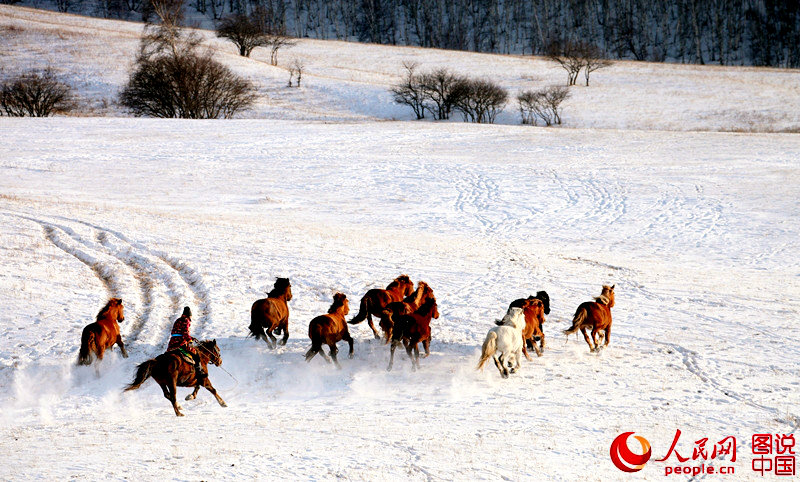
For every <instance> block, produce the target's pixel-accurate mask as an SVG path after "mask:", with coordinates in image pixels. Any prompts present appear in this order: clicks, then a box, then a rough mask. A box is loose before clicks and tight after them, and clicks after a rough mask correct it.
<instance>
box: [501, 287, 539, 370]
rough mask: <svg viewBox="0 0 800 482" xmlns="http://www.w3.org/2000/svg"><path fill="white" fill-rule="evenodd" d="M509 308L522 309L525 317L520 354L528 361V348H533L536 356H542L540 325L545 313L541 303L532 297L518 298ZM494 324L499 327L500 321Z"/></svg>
mask: <svg viewBox="0 0 800 482" xmlns="http://www.w3.org/2000/svg"><path fill="white" fill-rule="evenodd" d="M540 293H542V292H540ZM509 308H522V313H523V314H524V315H525V329H524V330H523V331H522V339H523V340H525V344H523V346H522V354H523V355H525V358H527V359H528V360H530V359H531V357H530V355H528V348H533V349H534V350H535V351H536V355H537V356H542V351H543V350H544V332H543V331H542V323H544V312H545V311H544V304H543V303H542V301H541V300H540V299H538V298H535V297H533V296H531V297H530V298H527V299H525V298H520V299H518V300H514V301H512V302H511V304H510V305H509ZM496 323H497V324H498V325H499V324H500V323H502V321H501V320H498V321H497V322H496ZM536 338H538V339H539V344H538V345H537V344H536Z"/></svg>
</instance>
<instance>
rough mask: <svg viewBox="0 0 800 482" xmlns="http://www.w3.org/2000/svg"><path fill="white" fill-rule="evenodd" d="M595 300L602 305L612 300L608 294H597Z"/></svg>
mask: <svg viewBox="0 0 800 482" xmlns="http://www.w3.org/2000/svg"><path fill="white" fill-rule="evenodd" d="M594 300H595V301H596V302H598V303H600V304H601V305H607V304H609V303H611V300H610V299H609V297H608V296H606V295H600V296H595V297H594Z"/></svg>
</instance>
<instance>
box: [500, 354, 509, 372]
mask: <svg viewBox="0 0 800 482" xmlns="http://www.w3.org/2000/svg"><path fill="white" fill-rule="evenodd" d="M499 361H500V366H501V367H502V370H500V376H502V377H503V378H508V356H507V355H506V354H505V353H503V354H502V355H500V358H499Z"/></svg>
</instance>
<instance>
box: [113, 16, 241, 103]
mask: <svg viewBox="0 0 800 482" xmlns="http://www.w3.org/2000/svg"><path fill="white" fill-rule="evenodd" d="M154 7H155V12H156V15H158V17H159V18H160V19H161V23H160V24H158V25H152V24H151V25H147V26H146V30H145V35H144V36H143V38H142V44H141V48H140V52H139V57H138V58H137V60H136V63H135V65H134V70H133V72H132V73H131V76H130V79H129V80H128V83H127V85H126V86H125V88H124V89H123V90H122V93H121V94H120V102H121V104H122V105H124V106H125V107H127V108H128V109H130V110H131V111H132V112H133V113H134V114H135V115H139V116H154V117H179V118H188V119H216V118H219V117H224V118H230V117H232V116H233V115H234V114H236V112H238V111H241V110H243V109H246V108H248V107H250V106H251V105H252V104H253V102H255V99H256V94H255V88H254V87H253V85H252V84H251V83H250V82H249V81H247V80H245V79H243V78H241V77H239V76H238V75H236V74H234V73H233V72H232V71H231V70H230V69H229V68H227V67H225V66H224V65H222V64H220V63H219V62H217V61H216V60H214V58H213V54H212V53H211V51H210V50H208V51H206V52H205V53H202V54H201V53H198V51H197V50H198V48H199V43H200V39H199V37H197V36H195V35H192V34H188V35H186V34H185V33H184V32H183V30H182V29H181V28H180V27H179V26H178V24H177V21H178V20H179V14H178V13H176V12H175V11H174V10H172V9H170V8H168V7H163V8H159V6H158V5H154Z"/></svg>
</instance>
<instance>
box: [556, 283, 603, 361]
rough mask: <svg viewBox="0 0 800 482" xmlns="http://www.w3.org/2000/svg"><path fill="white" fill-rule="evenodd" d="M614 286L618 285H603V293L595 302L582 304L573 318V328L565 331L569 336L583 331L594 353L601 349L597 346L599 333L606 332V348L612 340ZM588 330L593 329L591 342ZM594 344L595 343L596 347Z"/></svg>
mask: <svg viewBox="0 0 800 482" xmlns="http://www.w3.org/2000/svg"><path fill="white" fill-rule="evenodd" d="M614 286H616V285H611V286H606V285H603V292H602V293H601V294H600V296H598V297H597V298H595V301H587V302H585V303H581V305H580V306H578V309H577V310H576V311H575V316H574V317H573V318H572V327H571V328H570V329H568V330H564V333H565V334H566V335H567V336H569V335H571V334H573V333H575V332H576V331H578V330H581V333H583V337H584V338H585V339H586V343H587V344H588V345H589V349H590V350H591V351H593V352H594V351H598V350H599V349H600V346H599V345H598V344H597V332H598V331H600V330H603V331H604V332H605V333H604V336H605V339H606V341H605V346H608V341H609V339H610V338H611V308H613V307H614ZM586 328H591V329H592V339H591V340H589V335H587V334H586ZM592 342H594V345H593V344H592Z"/></svg>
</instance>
